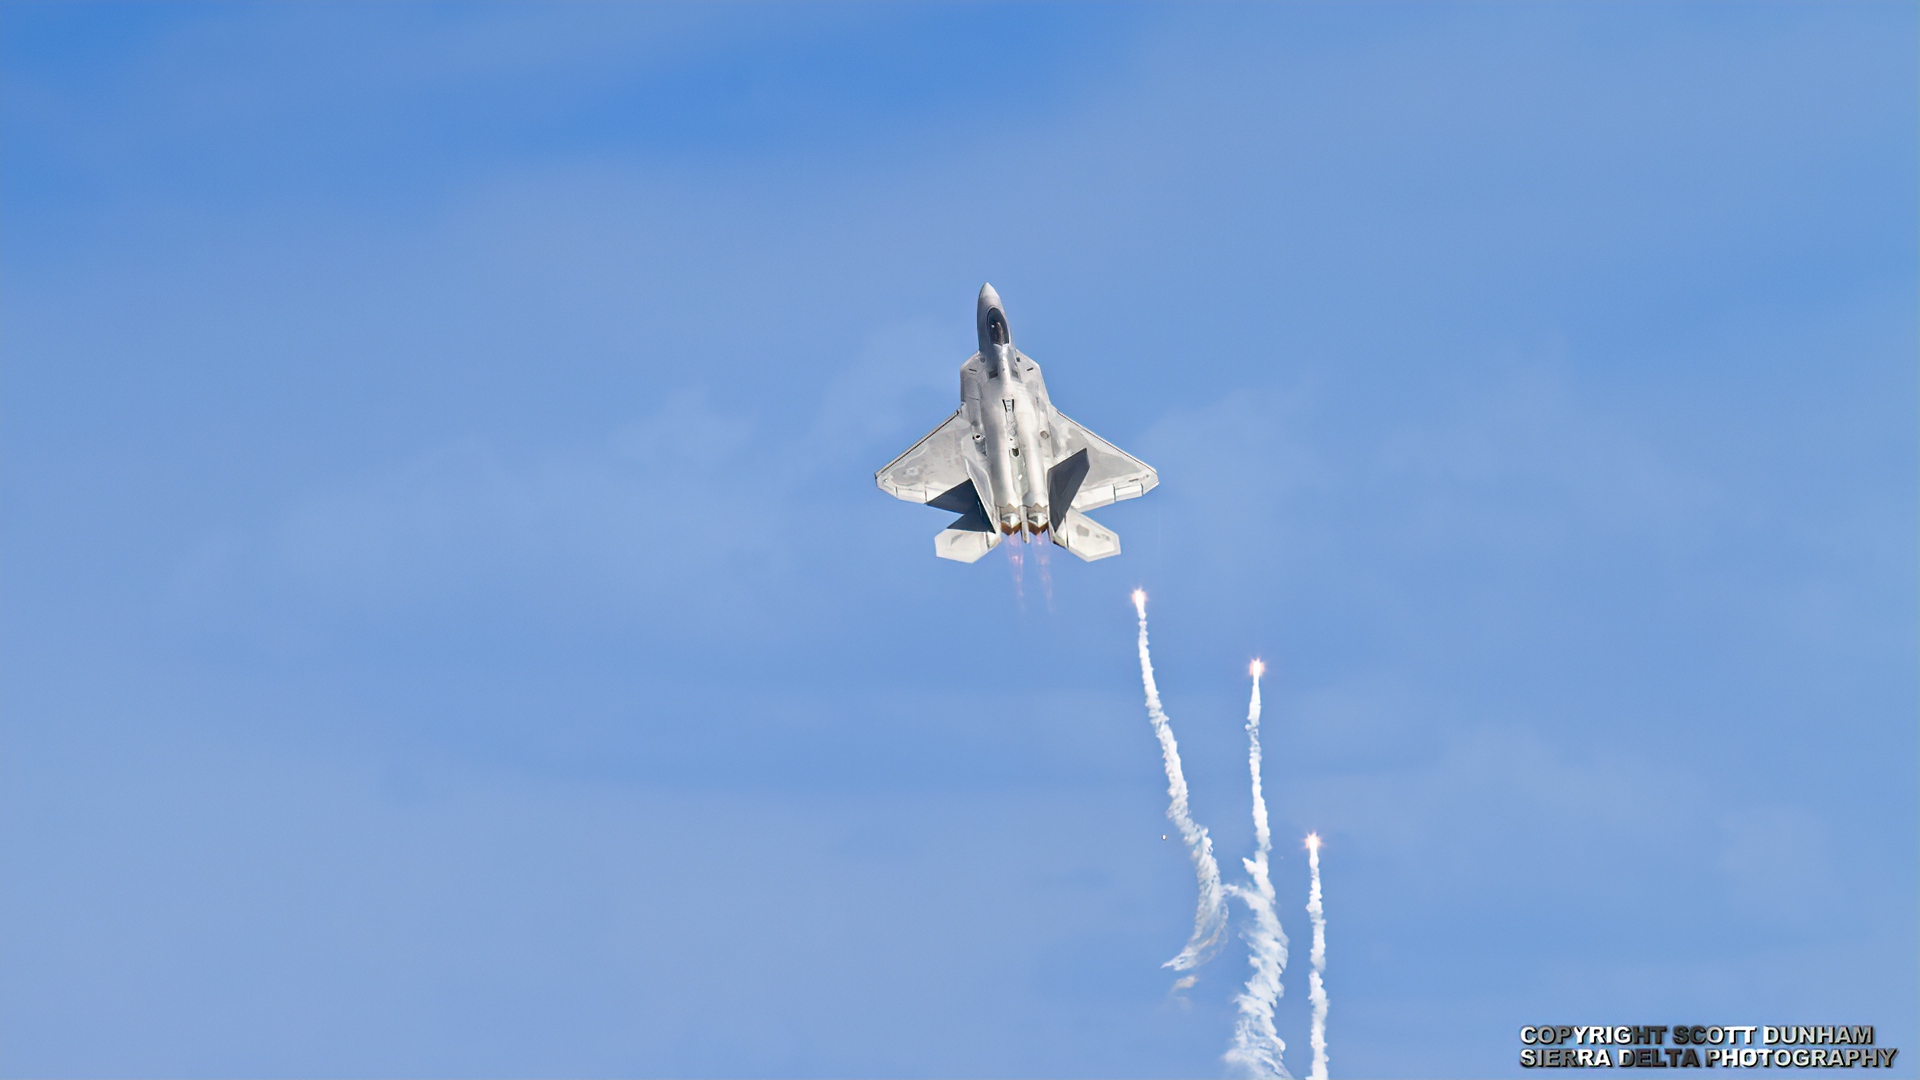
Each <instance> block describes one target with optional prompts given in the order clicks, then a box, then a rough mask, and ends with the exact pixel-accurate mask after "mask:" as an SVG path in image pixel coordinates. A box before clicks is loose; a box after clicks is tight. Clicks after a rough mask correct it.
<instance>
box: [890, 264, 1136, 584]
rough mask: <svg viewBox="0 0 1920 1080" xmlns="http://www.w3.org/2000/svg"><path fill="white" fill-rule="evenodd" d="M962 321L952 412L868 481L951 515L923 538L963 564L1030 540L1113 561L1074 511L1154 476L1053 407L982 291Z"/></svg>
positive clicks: (1112, 498)
mask: <svg viewBox="0 0 1920 1080" xmlns="http://www.w3.org/2000/svg"><path fill="white" fill-rule="evenodd" d="M974 321H975V324H976V329H977V330H978V331H979V334H980V351H979V352H977V353H974V354H973V356H971V357H969V358H968V360H967V362H966V363H964V364H961V365H960V408H959V409H958V410H956V411H955V412H954V414H953V415H952V416H950V417H948V418H947V421H946V423H944V424H941V425H940V426H939V427H937V428H934V429H933V430H932V431H931V432H929V433H928V434H927V436H926V438H924V439H921V440H920V441H919V442H917V443H914V444H913V448H912V449H910V450H908V451H907V452H906V453H904V454H901V455H900V456H899V457H897V458H895V459H893V462H892V463H891V464H889V465H888V466H887V467H886V468H884V469H881V470H880V471H879V472H877V473H875V474H874V476H873V478H874V481H875V482H876V483H878V484H879V485H880V490H882V491H884V492H886V493H887V494H889V495H892V496H893V497H894V498H896V499H905V500H906V501H907V502H915V503H925V504H926V505H928V506H934V507H938V508H940V509H942V510H949V511H952V512H954V513H957V514H959V515H960V517H959V519H958V520H956V521H954V523H953V524H951V525H949V526H947V527H946V529H944V530H943V531H942V532H941V533H940V534H939V535H938V536H935V537H934V538H933V551H934V554H936V555H938V556H940V557H941V558H943V559H953V560H955V561H956V562H965V563H970V562H975V561H977V560H978V559H979V558H980V557H981V556H982V555H985V554H986V553H987V552H989V551H992V550H993V549H994V548H995V547H996V546H997V545H998V544H999V543H1000V541H1001V540H1002V539H1004V538H1005V537H1008V536H1013V535H1016V534H1018V535H1019V537H1020V538H1021V540H1022V541H1031V540H1033V539H1035V538H1036V537H1037V535H1038V534H1040V533H1046V534H1048V535H1050V536H1051V537H1052V538H1053V542H1054V543H1056V544H1058V545H1060V546H1061V547H1063V548H1066V549H1067V550H1068V551H1071V552H1073V553H1074V554H1075V555H1078V556H1079V557H1080V558H1082V559H1085V560H1086V561H1088V562H1092V561H1093V560H1095V559H1104V558H1106V557H1107V556H1109V555H1118V554H1120V538H1119V537H1118V536H1115V535H1114V534H1113V531H1112V530H1110V529H1108V528H1106V527H1105V526H1103V525H1101V524H1100V523H1098V522H1096V521H1094V520H1093V519H1092V518H1090V517H1088V516H1087V514H1086V512H1087V511H1088V510H1094V509H1097V508H1099V507H1102V506H1106V505H1107V504H1108V503H1115V502H1119V501H1120V500H1122V499H1137V498H1139V497H1140V496H1142V495H1145V494H1146V493H1147V492H1149V491H1152V490H1153V488H1154V486H1155V485H1157V484H1159V483H1160V477H1159V476H1158V475H1157V474H1156V473H1155V472H1154V471H1153V470H1152V469H1151V468H1149V467H1148V466H1147V464H1146V463H1145V462H1143V461H1141V460H1140V459H1138V458H1136V457H1133V456H1132V455H1130V454H1128V453H1126V452H1125V451H1123V450H1121V449H1120V448H1118V447H1116V446H1114V445H1113V444H1112V443H1110V442H1108V441H1106V440H1105V439H1102V438H1101V437H1100V436H1098V435H1095V434H1094V433H1093V432H1091V431H1088V430H1087V429H1086V428H1084V427H1081V426H1080V425H1079V424H1076V423H1074V422H1073V421H1072V420H1069V419H1067V417H1066V414H1064V413H1062V412H1060V411H1059V410H1057V409H1055V408H1054V407H1053V402H1052V400H1051V399H1050V398H1048V397H1047V384H1046V383H1045V382H1044V381H1043V380H1042V379H1041V377H1040V365H1038V364H1036V363H1034V362H1033V360H1032V359H1031V358H1029V357H1028V356H1027V354H1026V353H1023V352H1021V351H1020V350H1019V349H1016V348H1014V347H1013V334H1012V333H1011V332H1010V331H1009V330H1008V329H1007V312H1006V309H1005V308H1004V307H1002V306H1001V304H1000V294H999V293H997V292H994V291H993V286H992V285H983V286H981V287H980V302H979V304H978V306H977V308H976V310H975V320H974Z"/></svg>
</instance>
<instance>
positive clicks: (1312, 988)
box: [1307, 833, 1327, 1080]
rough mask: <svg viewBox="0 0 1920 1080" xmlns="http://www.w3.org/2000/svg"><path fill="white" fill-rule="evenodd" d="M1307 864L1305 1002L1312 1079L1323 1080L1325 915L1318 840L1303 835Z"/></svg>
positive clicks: (1325, 1067)
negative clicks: (1309, 1010)
mask: <svg viewBox="0 0 1920 1080" xmlns="http://www.w3.org/2000/svg"><path fill="white" fill-rule="evenodd" d="M1307 865H1308V867H1310V868H1311V869H1312V871H1313V884H1312V885H1311V886H1310V887H1309V888H1308V890H1307V916H1308V917H1309V918H1311V919H1312V920H1313V952H1312V953H1311V954H1310V957H1311V959H1312V961H1313V971H1311V972H1310V973H1308V975H1307V983H1308V987H1309V989H1308V990H1307V1000H1308V1001H1309V1002H1311V1003H1312V1004H1313V1030H1312V1032H1311V1033H1310V1034H1309V1035H1308V1040H1309V1041H1310V1042H1312V1043H1313V1072H1312V1073H1311V1077H1312V1080H1327V988H1326V985H1325V984H1324V983H1323V982H1322V981H1321V980H1322V977H1323V976H1325V974H1326V971H1327V912H1326V909H1325V908H1324V907H1322V906H1321V904H1320V837H1319V835H1318V834H1316V833H1309V834H1307Z"/></svg>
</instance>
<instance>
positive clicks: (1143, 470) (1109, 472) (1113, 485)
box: [908, 409, 1160, 514]
mask: <svg viewBox="0 0 1920 1080" xmlns="http://www.w3.org/2000/svg"><path fill="white" fill-rule="evenodd" d="M1053 415H1054V417H1055V419H1057V420H1058V421H1059V423H1057V424H1056V425H1054V426H1055V428H1056V429H1057V430H1056V431H1055V434H1056V436H1057V438H1056V440H1055V443H1054V446H1055V452H1056V453H1057V454H1058V455H1059V460H1060V461H1062V462H1064V461H1066V460H1067V459H1069V458H1071V457H1072V456H1073V455H1075V454H1078V453H1079V452H1080V451H1082V450H1084V451H1086V452H1087V465H1086V470H1087V471H1086V475H1085V477H1084V478H1083V479H1081V481H1080V483H1079V485H1078V490H1076V491H1075V492H1074V494H1073V502H1072V508H1073V509H1075V510H1079V511H1082V512H1085V511H1088V510H1097V509H1099V508H1100V507H1102V506H1105V505H1107V504H1108V503H1116V502H1120V501H1122V500H1125V499H1137V498H1139V497H1140V496H1142V495H1145V494H1146V493H1147V492H1149V491H1152V490H1153V489H1154V487H1155V486H1157V485H1158V484H1159V483H1160V474H1158V473H1156V472H1154V471H1153V469H1152V467H1151V466H1149V465H1148V464H1147V463H1146V462H1144V461H1141V460H1140V459H1139V458H1137V457H1134V456H1133V455H1132V454H1129V453H1127V452H1126V451H1125V450H1122V449H1120V448H1119V447H1117V446H1115V445H1113V444H1112V443H1110V442H1108V441H1107V440H1105V439H1103V438H1101V437H1100V436H1098V435H1095V434H1094V433H1093V432H1091V431H1088V430H1087V429H1086V428H1083V427H1081V426H1080V425H1079V424H1076V423H1074V422H1073V421H1072V420H1069V419H1067V415H1066V414H1065V413H1063V412H1061V411H1059V410H1058V409H1055V410H1054V413H1053ZM929 437H931V436H929ZM908 452H909V453H912V451H908ZM1075 471H1078V469H1077V468H1076V469H1075ZM1056 512H1058V513H1062V514H1064V513H1065V511H1064V510H1057V511H1056Z"/></svg>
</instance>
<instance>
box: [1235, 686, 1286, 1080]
mask: <svg viewBox="0 0 1920 1080" xmlns="http://www.w3.org/2000/svg"><path fill="white" fill-rule="evenodd" d="M1265 671H1266V665H1265V664H1262V663H1261V662H1260V661H1258V660H1255V661H1254V662H1253V664H1252V666H1251V667H1249V668H1248V673H1249V674H1251V675H1252V676H1253V697H1252V699H1251V700H1250V701H1248V703H1247V771H1248V773H1250V774H1251V775H1252V778H1253V836H1254V842H1255V844H1256V847H1255V850H1254V855H1253V858H1251V859H1241V860H1240V862H1241V863H1242V864H1243V865H1244V866H1245V867H1246V868H1247V877H1248V879H1249V882H1250V883H1249V884H1248V885H1247V886H1244V887H1242V886H1230V887H1229V891H1230V892H1232V893H1233V895H1235V896H1238V897H1239V898H1240V899H1241V900H1243V901H1245V902H1246V905H1247V910H1248V911H1249V912H1251V913H1252V915H1253V927H1252V928H1251V929H1250V930H1248V931H1246V939H1247V963H1248V964H1249V965H1251V966H1252V967H1253V974H1251V975H1249V976H1248V977H1247V988H1246V989H1245V990H1242V991H1241V992H1240V993H1239V994H1238V995H1236V996H1235V997H1234V999H1233V1000H1234V1003H1235V1004H1236V1005H1238V1006H1239V1007H1240V1017H1239V1019H1238V1020H1236V1021H1235V1022H1234V1025H1233V1045H1232V1046H1231V1047H1230V1048H1228V1050H1227V1054H1226V1059H1227V1062H1228V1063H1229V1064H1232V1065H1238V1066H1239V1067H1241V1068H1242V1069H1245V1070H1246V1072H1247V1074H1248V1075H1250V1076H1256V1077H1289V1076H1291V1075H1292V1074H1290V1073H1288V1072H1287V1065H1286V1054H1287V1044H1286V1042H1285V1041H1284V1040H1282V1039H1281V1038H1280V1032H1279V1031H1278V1030H1277V1029H1276V1028H1275V1027H1274V1026H1273V1006H1274V1002H1276V1001H1278V1000H1279V998H1280V995H1281V994H1282V993H1284V992H1285V990H1284V988H1283V987H1282V985H1281V982H1280V976H1281V975H1282V974H1283V973H1284V972H1285V971H1286V969H1287V934H1286V931H1284V930H1282V929H1280V918H1279V916H1278V915H1276V914H1275V913H1274V905H1273V880H1272V878H1271V877H1270V876H1269V875H1268V873H1267V854H1268V853H1269V852H1270V851H1272V850H1273V834H1272V833H1271V832H1269V831H1268V828H1267V799H1266V795H1265V794H1264V793H1263V792H1262V791H1261V789H1260V676H1261V675H1262V674H1263V673H1264V672H1265Z"/></svg>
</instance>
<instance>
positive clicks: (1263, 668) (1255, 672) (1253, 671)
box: [1247, 660, 1267, 679]
mask: <svg viewBox="0 0 1920 1080" xmlns="http://www.w3.org/2000/svg"><path fill="white" fill-rule="evenodd" d="M1266 673H1267V665H1266V661H1264V660H1255V661H1254V662H1253V663H1251V664H1248V665H1247V674H1249V675H1251V676H1253V677H1254V678H1256V679H1257V678H1259V677H1260V676H1262V675H1265V674H1266Z"/></svg>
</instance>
